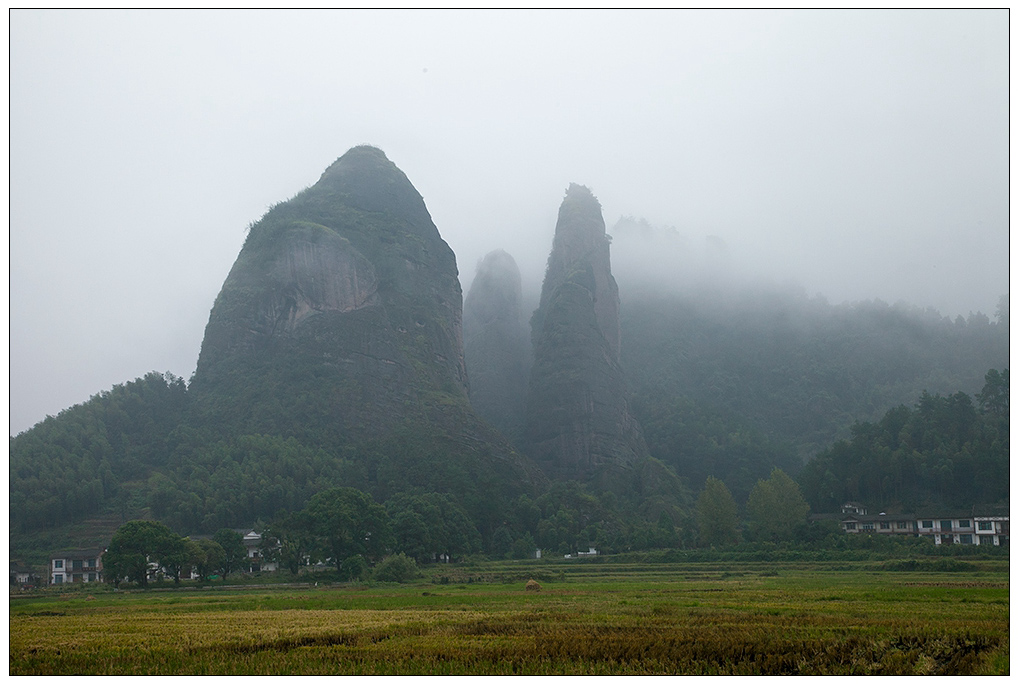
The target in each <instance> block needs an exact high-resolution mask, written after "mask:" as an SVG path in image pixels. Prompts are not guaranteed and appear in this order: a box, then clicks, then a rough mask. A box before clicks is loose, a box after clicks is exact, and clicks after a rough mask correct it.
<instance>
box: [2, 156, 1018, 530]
mask: <svg viewBox="0 0 1018 684" xmlns="http://www.w3.org/2000/svg"><path fill="white" fill-rule="evenodd" d="M551 228H552V227H551V226H549V230H551ZM533 287H534V284H531V283H527V282H524V281H523V280H522V278H521V277H520V272H519V268H518V267H517V265H516V262H515V260H514V258H513V256H512V255H510V254H508V253H506V252H504V251H499V250H496V251H495V252H492V253H491V254H489V255H488V256H487V257H485V258H484V259H483V260H481V262H480V263H479V264H478V269H477V274H476V275H475V277H474V278H473V281H472V283H471V286H470V290H469V292H468V293H467V296H466V299H465V301H464V299H463V297H462V290H461V287H460V283H459V278H458V272H457V265H456V257H455V255H454V254H453V252H452V250H451V249H450V248H449V246H448V244H446V243H445V241H444V240H443V239H442V237H441V235H440V233H439V231H438V228H437V226H436V225H435V223H434V222H433V220H432V218H431V216H430V214H429V212H428V210H427V207H426V206H425V203H424V199H423V198H422V197H421V195H420V194H419V193H418V192H417V190H416V189H415V188H414V186H413V185H412V184H411V183H410V181H409V179H408V178H407V177H406V175H405V174H403V172H402V171H400V170H399V169H398V168H397V167H396V166H395V164H393V163H392V162H391V161H389V160H388V158H386V156H385V155H384V153H382V152H381V150H378V149H377V148H373V147H370V146H359V147H355V148H352V149H351V150H350V151H348V152H347V153H346V154H344V155H343V156H342V157H340V159H338V160H337V161H336V162H335V163H334V164H332V165H331V166H330V167H329V168H328V169H326V171H325V172H324V173H323V174H322V176H321V178H320V179H319V181H318V182H317V183H316V184H315V185H313V186H310V187H309V188H307V189H305V190H304V191H302V192H301V193H298V195H296V196H295V197H293V198H291V199H290V200H288V201H285V202H282V203H280V204H277V205H274V206H273V207H272V208H271V209H270V210H269V211H268V212H267V213H266V214H265V215H264V216H263V217H262V218H261V219H260V220H259V221H257V222H256V223H254V224H252V226H251V228H250V231H249V233H248V237H247V240H246V242H245V244H244V246H243V248H242V249H241V251H240V254H239V255H238V257H237V260H236V262H235V264H234V266H233V268H232V269H231V271H230V274H229V275H228V276H227V278H226V280H225V282H224V284H223V288H222V290H221V292H220V293H219V295H218V296H217V297H216V300H215V302H214V304H213V306H212V310H211V313H210V316H209V322H208V325H207V327H206V334H205V339H204V340H203V342H202V348H201V354H200V357H199V361H198V366H197V369H196V371H195V374H194V376H193V377H192V379H191V382H190V383H188V384H187V385H186V387H185V385H184V383H183V382H182V381H181V380H180V379H179V378H173V377H172V376H168V375H167V376H161V375H159V374H149V375H147V376H145V378H141V379H139V380H137V381H134V382H132V383H127V384H126V385H123V386H117V387H115V388H114V389H113V390H111V391H109V392H104V393H101V394H99V395H96V396H95V397H93V398H92V399H91V400H90V401H89V402H86V403H85V404H82V405H78V406H75V407H72V408H70V409H67V410H65V411H62V412H61V413H60V415H58V416H56V417H50V418H47V419H46V420H45V421H43V422H41V423H39V424H38V425H36V426H35V427H33V428H32V429H31V430H28V431H26V432H24V433H22V434H20V435H18V436H16V437H12V439H11V465H10V467H11V521H12V530H14V531H15V533H16V534H29V535H30V534H31V533H32V532H33V530H39V529H42V528H46V527H53V526H57V527H60V526H62V525H66V524H67V523H68V522H69V521H71V520H76V519H80V518H81V516H83V515H99V514H103V513H107V514H108V513H111V512H119V513H120V514H121V515H123V516H129V515H147V516H152V517H155V518H157V519H160V520H163V521H165V522H167V523H168V524H170V525H171V526H172V527H174V528H175V529H178V530H180V531H182V532H209V531H213V530H215V529H218V528H220V527H237V526H240V525H248V524H252V523H253V522H255V521H257V520H261V521H269V520H271V519H273V518H274V517H275V516H277V515H279V514H281V512H282V511H286V510H289V511H293V510H298V509H299V508H300V507H302V506H303V505H304V504H305V503H306V502H307V500H308V499H309V498H310V496H312V495H313V494H314V493H316V492H318V491H321V490H322V489H325V488H328V487H332V486H339V485H342V486H351V487H355V488H357V489H360V490H362V491H365V492H368V493H369V494H370V495H371V496H373V497H375V498H376V499H377V500H379V501H387V500H389V499H392V498H393V497H396V496H410V495H414V494H418V493H426V492H432V493H438V494H441V495H443V496H448V497H451V499H450V500H451V501H452V502H454V504H455V505H456V506H458V507H461V508H462V510H464V511H465V512H466V514H467V515H469V517H470V519H471V521H472V524H473V525H474V526H475V527H476V530H477V532H478V534H479V536H480V538H481V539H482V541H483V545H484V547H485V548H486V549H490V548H502V546H503V545H504V543H505V541H506V538H507V537H509V538H510V539H519V540H521V543H523V540H524V539H525V538H529V539H531V540H534V539H539V538H543V539H546V540H547V539H552V538H554V539H559V540H562V541H556V542H554V544H556V545H557V544H567V547H568V544H571V543H573V542H575V541H576V540H580V539H581V538H588V539H591V540H592V539H594V538H595V537H598V538H599V539H602V540H603V542H604V543H605V544H609V543H610V544H615V545H620V544H627V543H630V542H627V541H625V540H626V539H631V538H633V537H632V535H634V534H635V535H636V536H637V537H640V538H645V537H646V535H645V534H644V532H640V531H639V530H644V531H646V530H647V529H650V528H652V527H653V526H654V525H656V524H658V522H659V518H660V519H661V520H664V519H667V520H671V521H676V522H680V521H686V522H685V523H682V524H685V525H690V524H691V523H689V522H688V521H689V520H691V515H692V514H691V505H692V503H691V502H692V496H691V492H692V491H696V490H698V489H700V488H701V487H702V486H703V483H704V480H705V479H706V478H707V477H709V476H713V477H717V478H718V479H721V480H723V481H724V482H725V483H726V484H727V485H728V486H729V488H730V489H731V491H732V493H733V494H734V495H735V496H736V499H737V500H739V501H745V497H746V495H747V494H748V491H749V489H750V488H751V487H752V486H753V484H754V483H755V482H756V481H757V480H758V479H762V478H766V477H767V476H768V475H769V474H770V472H771V470H772V469H773V468H775V467H779V468H781V469H783V470H785V471H786V472H788V473H790V474H792V475H795V474H796V473H797V472H798V471H799V469H800V468H801V467H802V465H803V463H804V462H806V461H807V460H809V459H810V458H811V457H813V456H814V455H815V454H817V453H819V452H821V451H822V450H824V449H826V448H828V447H829V446H830V445H831V444H833V443H834V442H835V441H836V440H837V439H840V438H844V437H846V436H847V435H848V434H849V430H850V428H851V426H852V425H853V423H855V422H856V421H859V420H877V419H878V418H880V416H881V415H882V414H883V412H885V411H887V410H889V409H891V408H893V407H894V406H897V405H899V404H906V405H911V404H913V403H914V402H915V401H917V400H918V398H919V396H920V394H921V393H922V392H923V391H929V392H931V393H934V394H937V393H943V394H953V393H956V392H959V391H961V392H968V393H971V394H973V395H974V394H975V393H977V392H979V391H980V390H981V388H982V381H983V376H984V374H985V373H986V371H987V369H989V368H1001V369H1006V368H1007V364H1008V348H1009V347H1008V331H1007V325H1006V321H1007V300H1006V296H1005V298H1003V299H1002V304H1001V307H1000V311H999V312H998V321H997V322H991V321H990V319H989V318H988V317H987V316H985V315H982V314H978V315H975V314H974V315H972V316H970V317H969V319H968V320H965V319H957V320H955V321H950V320H948V319H946V318H943V317H940V316H939V315H937V314H936V313H935V312H931V311H930V310H924V311H919V310H918V309H915V308H913V307H908V306H906V305H895V306H888V305H886V304H883V303H881V302H863V303H858V304H851V305H849V304H843V305H838V306H832V305H830V304H828V303H827V302H826V300H824V299H823V298H822V297H812V298H810V297H807V296H806V295H805V291H804V290H803V289H802V288H798V287H795V286H782V285H773V284H771V285H768V284H765V282H764V281H758V280H754V279H753V278H751V277H746V276H745V274H741V273H740V272H739V269H738V266H737V264H736V263H735V261H734V260H733V259H732V255H731V250H729V249H728V248H727V247H726V245H725V244H724V242H723V241H722V240H721V239H720V238H709V239H705V240H704V241H703V242H702V243H694V242H692V241H690V240H689V239H687V238H685V237H683V236H682V235H681V234H680V233H679V232H678V231H676V230H674V229H661V228H655V227H654V226H652V225H650V224H649V223H648V222H647V221H644V220H641V219H633V218H623V219H622V220H620V221H618V222H617V223H616V224H615V226H614V227H613V229H612V233H611V234H609V233H608V232H607V231H606V229H605V224H604V220H603V217H602V214H601V206H600V203H599V202H598V201H597V198H596V197H595V196H594V195H593V193H591V192H590V190H588V189H587V188H585V187H584V186H579V185H575V184H574V185H571V186H570V187H569V188H568V189H567V191H566V195H565V198H564V199H563V202H562V205H561V207H560V209H559V217H558V223H557V225H556V226H555V227H554V240H553V245H552V249H551V253H550V255H549V257H548V262H547V268H546V271H545V277H544V282H543V286H542V289H541V296H540V301H539V302H537V303H536V304H537V306H528V304H527V294H526V293H527V292H530V291H533V290H532V288H533ZM528 320H529V323H530V325H529V330H528V329H527V328H528V326H527V325H526V323H525V321H528ZM910 495H912V496H915V493H914V492H912V494H910ZM934 495H935V493H934V494H931V496H934ZM535 501H536V502H539V503H540V505H539V506H538V508H540V511H539V512H537V513H535V512H534V511H535V509H534V506H535V505H536V504H535ZM568 502H572V503H568ZM595 502H597V503H596V505H595ZM563 507H565V508H563ZM580 510H585V511H586V512H585V513H583V514H582V515H581V514H580V513H578V511H580ZM562 516H566V517H567V518H569V516H579V517H575V518H569V519H572V520H575V521H576V522H574V523H570V525H571V526H570V527H569V529H568V531H566V528H562V527H558V528H555V529H557V530H558V532H556V533H555V534H554V535H551V536H548V535H550V534H551V533H550V532H548V530H549V529H551V528H549V527H548V525H551V523H550V522H548V523H547V525H545V526H544V527H541V526H540V525H539V524H538V523H539V521H544V520H549V521H550V520H552V519H553V518H554V519H555V520H558V521H559V523H556V524H560V523H561V521H562V520H565V519H566V518H563V517H562ZM591 516H593V517H591ZM580 520H584V521H586V522H583V524H582V525H581V524H580V522H579V521H580ZM541 524H542V525H544V524H545V523H544V522H541ZM648 526H650V527H648ZM539 529H543V530H545V532H539ZM627 529H628V530H629V532H624V530H627ZM608 530H611V534H610V535H609V533H608ZM541 534H544V535H545V536H544V537H540V535H541ZM646 534H650V533H649V532H647V533H646ZM527 535H530V537H527ZM556 535H557V536H556ZM599 535H601V536H599ZM604 535H608V536H604ZM627 535H628V536H627ZM640 535H644V537H641V536H640ZM650 536H651V537H652V536H653V535H652V534H651V535H650ZM646 538H649V537H646ZM565 540H573V541H572V542H568V543H567V541H565ZM608 540H611V541H608ZM527 543H532V541H528V542H527ZM539 543H545V542H539ZM548 543H552V542H548ZM577 543H578V542H577ZM620 548H621V547H620Z"/></svg>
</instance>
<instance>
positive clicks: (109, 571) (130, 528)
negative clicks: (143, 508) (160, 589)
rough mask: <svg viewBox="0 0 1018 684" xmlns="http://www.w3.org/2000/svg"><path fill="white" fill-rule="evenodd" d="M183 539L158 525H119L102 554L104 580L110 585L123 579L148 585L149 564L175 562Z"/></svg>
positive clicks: (136, 522)
mask: <svg viewBox="0 0 1018 684" xmlns="http://www.w3.org/2000/svg"><path fill="white" fill-rule="evenodd" d="M183 546H184V544H183V539H182V538H181V537H180V536H179V535H177V534H174V533H173V532H172V531H171V530H170V528H168V527H167V526H166V525H164V524H162V523H161V522H155V521H152V520H131V521H130V522H126V523H124V524H123V525H121V526H120V528H119V529H117V531H116V532H115V533H114V535H113V539H112V540H110V546H109V548H108V549H107V550H106V553H104V554H103V567H104V569H105V576H106V580H107V581H108V582H110V583H112V584H114V585H117V584H120V582H121V581H123V580H124V579H125V578H126V579H127V580H129V581H131V582H137V583H138V584H139V585H141V586H143V587H145V586H148V570H149V562H150V561H151V562H155V563H157V564H159V565H164V564H166V563H174V562H176V561H178V560H179V556H178V555H177V553H178V552H179V551H180V548H181V547H183Z"/></svg>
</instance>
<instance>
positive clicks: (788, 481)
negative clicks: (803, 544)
mask: <svg viewBox="0 0 1018 684" xmlns="http://www.w3.org/2000/svg"><path fill="white" fill-rule="evenodd" d="M746 510H747V512H748V513H749V518H750V521H751V524H752V528H753V532H754V534H756V536H757V537H758V538H759V539H763V540H767V541H777V540H779V539H787V538H791V537H792V536H793V534H794V531H795V529H796V527H797V526H799V525H801V524H802V523H804V522H806V516H807V515H808V514H809V504H808V503H806V499H804V498H803V496H802V492H801V491H800V490H799V485H797V484H796V483H795V480H793V479H792V478H790V477H789V476H788V475H786V474H785V472H784V471H783V470H781V469H780V468H775V469H774V470H772V471H771V476H770V478H768V479H766V480H760V481H758V482H757V483H756V486H755V487H753V491H751V492H750V493H749V502H748V503H747V504H746Z"/></svg>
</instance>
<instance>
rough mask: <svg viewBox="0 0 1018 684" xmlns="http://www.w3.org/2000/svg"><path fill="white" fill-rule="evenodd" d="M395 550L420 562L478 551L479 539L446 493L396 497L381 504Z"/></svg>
mask: <svg viewBox="0 0 1018 684" xmlns="http://www.w3.org/2000/svg"><path fill="white" fill-rule="evenodd" d="M385 509H386V511H388V513H389V519H390V521H391V524H392V532H393V536H394V538H395V550H396V551H397V552H402V553H405V554H406V555H408V556H410V557H412V558H414V559H415V560H416V561H418V562H421V563H427V562H429V561H431V560H432V558H433V557H434V556H436V555H440V554H446V555H448V556H449V557H450V558H454V557H457V556H461V555H463V554H466V553H471V552H473V551H478V550H480V547H481V536H480V534H479V533H478V532H477V528H476V527H475V526H474V524H473V522H472V521H471V520H470V517H469V516H468V515H467V513H466V511H465V510H463V507H462V506H460V505H459V504H457V503H456V502H455V501H454V500H453V499H452V497H450V496H449V495H448V494H435V493H429V494H397V495H396V496H394V497H392V498H390V499H389V500H388V501H386V502H385Z"/></svg>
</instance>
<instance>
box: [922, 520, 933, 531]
mask: <svg viewBox="0 0 1018 684" xmlns="http://www.w3.org/2000/svg"><path fill="white" fill-rule="evenodd" d="M923 527H924V528H926V529H929V528H931V527H933V521H932V520H923Z"/></svg>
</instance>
